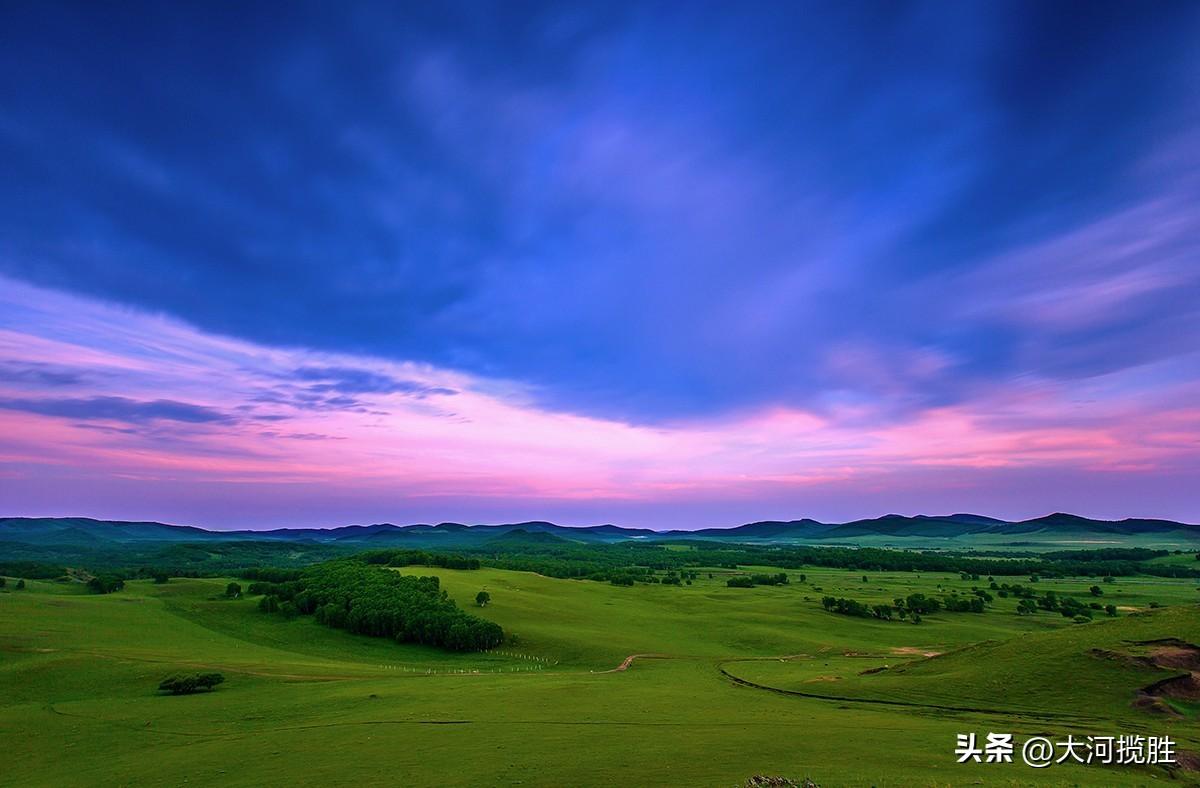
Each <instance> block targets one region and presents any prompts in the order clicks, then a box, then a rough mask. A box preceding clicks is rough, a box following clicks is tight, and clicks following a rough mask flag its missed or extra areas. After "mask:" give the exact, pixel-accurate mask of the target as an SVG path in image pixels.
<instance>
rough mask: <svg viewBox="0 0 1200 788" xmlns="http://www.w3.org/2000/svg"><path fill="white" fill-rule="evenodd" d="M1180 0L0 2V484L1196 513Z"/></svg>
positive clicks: (231, 496) (647, 507)
mask: <svg viewBox="0 0 1200 788" xmlns="http://www.w3.org/2000/svg"><path fill="white" fill-rule="evenodd" d="M1197 40H1200V4H1197V3H1195V2H1179V3H1175V2H1167V1H1166V0H1156V1H1155V2H1152V3H1129V2H1114V3H1110V2H1103V1H1101V0H1091V1H1089V2H1080V3H1075V2H1067V1H1066V0H1055V1H1054V2H1044V1H1042V0H1037V1H1035V2H1028V3H1026V2H1012V1H1009V0H1002V1H1001V2H954V3H950V2H934V3H905V2H845V1H842V0H839V1H838V2H818V1H817V0H804V2H799V3H789V4H779V3H764V4H756V3H738V4H732V5H731V4H728V3H723V4H708V3H656V2H639V3H631V4H626V3H622V2H615V1H613V0H607V1H606V2H603V3H562V2H558V3H546V4H539V3H524V2H498V3H485V2H466V3H456V2H444V3H411V4H405V3H382V4H372V3H365V2H364V3H353V4H348V5H347V4H336V3H303V2H298V3H292V4H287V5H286V6H280V5H279V4H274V3H271V4H268V3H253V2H249V3H230V4H174V3H165V4H164V3H153V4H139V3H134V2H130V3H120V4H96V3H79V4H59V3H52V2H21V1H18V2H10V3H5V4H4V5H3V7H2V8H0V516H17V515H80V516H93V517H101V518H114V519H157V520H162V521H168V522H177V523H187V524H195V525H201V526H205V527H212V528H270V527H282V526H335V525H344V524H349V523H367V522H396V523H409V522H439V521H459V522H514V521H520V520H527V519H550V520H554V521H557V522H561V523H564V524H581V525H584V524H598V523H607V522H613V523H617V524H621V525H630V526H643V527H651V528H700V527H708V526H718V525H735V524H738V523H742V522H748V521H754V520H760V519H798V518H801V517H813V518H816V519H820V520H825V521H844V520H851V519H856V518H862V517H873V516H879V515H882V514H885V513H890V512H898V513H904V514H916V513H926V514H946V513H950V512H955V511H971V512H976V513H981V514H987V515H991V516H996V517H1001V518H1008V519H1021V518H1028V517H1034V516H1039V515H1042V514H1046V513H1048V512H1052V511H1070V512H1074V513H1077V514H1082V515H1088V516H1094V517H1103V518H1111V519H1117V518H1122V517H1128V516H1151V517H1167V518H1173V519H1179V520H1184V521H1188V522H1200V48H1197V47H1196V46H1195V42H1196V41H1197Z"/></svg>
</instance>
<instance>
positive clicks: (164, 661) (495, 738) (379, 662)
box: [0, 566, 1200, 786]
mask: <svg viewBox="0 0 1200 788" xmlns="http://www.w3.org/2000/svg"><path fill="white" fill-rule="evenodd" d="M391 571H398V572H402V573H404V574H410V575H435V576H437V577H439V578H440V581H441V584H442V587H443V588H444V589H446V590H447V591H448V592H449V594H450V596H451V597H452V598H453V599H454V600H455V601H456V602H457V603H458V605H459V606H460V607H461V608H463V609H465V610H469V611H470V612H472V613H473V614H475V615H479V616H482V617H484V618H487V619H489V620H491V621H494V622H496V623H498V624H500V625H501V626H502V627H503V628H504V630H505V633H506V634H507V640H506V642H505V643H504V644H503V645H501V646H500V647H497V648H495V649H492V650H490V651H487V652H477V653H451V652H447V651H443V650H438V649H434V648H431V647H427V646H420V645H413V644H398V643H395V642H393V641H391V640H388V639H381V638H371V637H366V636H361V635H352V634H349V633H347V632H345V631H341V630H336V629H330V628H328V627H325V626H321V625H320V624H318V623H317V622H316V621H314V619H313V617H311V616H299V617H296V618H291V619H288V618H284V617H281V616H277V615H268V614H264V613H262V612H260V611H259V610H258V605H257V602H258V600H257V599H256V598H255V597H252V596H249V595H246V596H243V597H242V598H236V599H230V598H226V596H225V594H224V591H225V588H226V584H227V583H228V582H230V578H221V577H213V578H191V579H184V578H173V579H171V580H170V581H169V582H167V583H165V584H155V583H153V582H152V581H150V580H130V581H128V582H127V583H126V586H125V588H124V590H122V591H120V592H118V593H112V594H103V595H97V594H87V593H84V592H83V588H82V586H81V585H80V584H79V583H61V582H55V581H43V580H28V581H27V583H26V587H25V588H24V589H22V590H20V591H17V590H14V583H13V579H10V581H9V583H8V584H7V587H6V588H5V589H4V591H3V592H0V746H2V747H3V751H4V753H5V757H4V758H3V759H2V760H0V784H4V785H22V786H24V785H51V784H55V785H163V784H173V785H182V784H185V783H186V784H187V785H247V786H251V785H265V784H285V783H288V784H318V783H321V784H333V785H350V784H356V785H385V784H386V785H438V786H443V785H464V786H466V785H471V786H479V785H584V786H587V785H596V786H610V785H680V786H735V785H739V784H741V783H743V782H744V781H745V780H746V779H747V778H748V777H750V776H752V775H756V774H768V775H782V776H787V777H789V778H791V779H793V780H797V781H800V780H802V779H803V778H810V779H812V780H814V781H815V782H816V783H817V784H819V785H822V786H840V785H847V786H866V785H876V786H910V785H913V786H934V785H974V784H985V785H1156V784H1164V783H1165V782H1170V781H1175V782H1176V783H1180V784H1189V783H1192V782H1195V780H1194V777H1195V773H1194V772H1187V771H1184V770H1173V771H1168V770H1167V769H1165V768H1163V767H1134V766H1122V767H1102V766H1097V765H1079V764H1074V763H1064V764H1058V765H1053V766H1051V767H1049V768H1045V769H1032V768H1029V767H1027V766H1025V765H1024V764H1021V763H1013V764H986V763H984V764H975V763H967V764H958V763H956V758H955V756H954V753H953V750H954V747H955V737H956V734H959V733H968V732H978V733H979V734H980V735H981V736H982V735H983V734H984V733H986V732H988V731H1003V732H1011V733H1014V734H1017V735H1018V738H1021V737H1022V736H1025V735H1032V734H1035V733H1037V734H1041V735H1048V736H1052V737H1056V738H1061V737H1065V736H1066V735H1068V734H1072V735H1074V736H1076V737H1081V736H1087V735H1093V734H1095V735H1118V734H1142V735H1156V736H1161V735H1170V736H1172V737H1174V738H1175V739H1176V740H1177V741H1178V743H1179V744H1178V747H1179V749H1180V750H1183V751H1189V752H1197V751H1200V724H1197V723H1198V722H1200V718H1198V714H1197V712H1198V709H1197V706H1196V704H1195V703H1194V702H1192V701H1189V700H1187V699H1170V700H1169V701H1164V703H1165V704H1166V706H1167V708H1165V709H1164V708H1155V709H1144V708H1138V707H1135V704H1134V701H1135V700H1136V698H1137V691H1138V689H1139V688H1141V687H1144V686H1147V685H1149V684H1151V683H1153V682H1155V681H1158V680H1160V679H1163V678H1166V677H1170V676H1172V675H1178V674H1179V670H1177V669H1176V670H1172V669H1169V668H1161V667H1153V666H1152V665H1150V664H1149V663H1147V662H1146V661H1145V660H1139V659H1138V657H1139V656H1142V655H1144V654H1145V653H1146V651H1147V649H1148V648H1151V647H1150V646H1146V645H1138V644H1139V643H1142V644H1144V643H1145V642H1146V641H1153V640H1159V639H1164V638H1177V639H1182V640H1185V641H1188V642H1191V643H1196V642H1200V607H1197V602H1200V593H1197V585H1198V583H1197V581H1196V580H1195V579H1174V578H1159V577H1145V576H1132V577H1120V578H1116V579H1115V581H1114V582H1111V583H1107V584H1105V587H1104V589H1103V594H1104V596H1103V601H1104V602H1106V603H1112V604H1115V605H1116V606H1117V607H1118V610H1119V613H1118V615H1117V616H1116V617H1115V618H1110V617H1107V616H1098V617H1097V618H1096V620H1094V621H1093V622H1091V623H1086V624H1076V623H1073V622H1072V621H1071V619H1069V618H1064V617H1063V616H1060V615H1059V614H1057V613H1051V612H1046V611H1039V612H1038V613H1036V614H1033V615H1018V614H1017V612H1016V605H1017V600H1016V599H1013V598H996V599H995V600H994V601H993V602H992V603H991V604H989V606H988V610H987V612H986V613H983V614H972V613H947V612H944V611H943V612H939V613H935V614H930V615H928V616H925V617H924V619H923V621H922V622H921V623H920V624H918V625H914V624H911V623H908V622H902V621H880V620H874V619H862V618H853V617H849V616H842V615H837V614H834V613H830V612H827V611H826V610H825V609H823V607H822V605H821V599H822V597H823V596H825V595H836V596H843V597H853V598H855V599H860V600H862V601H864V602H887V601H890V600H892V599H894V598H895V597H900V596H905V595H908V594H912V593H925V594H929V595H943V594H946V593H949V592H950V591H951V590H958V591H959V592H960V593H970V589H971V588H972V587H979V588H986V587H987V586H988V583H987V579H986V578H982V579H980V580H978V581H975V580H964V579H963V578H962V577H961V576H960V575H958V574H950V573H924V572H922V573H914V572H862V571H858V570H854V571H848V570H845V569H827V568H804V569H801V570H789V571H788V575H789V578H790V581H791V582H789V584H787V585H782V586H756V587H754V588H746V589H743V588H729V587H727V586H726V580H727V579H728V578H729V577H731V576H732V575H734V574H743V573H747V572H754V571H760V569H759V568H755V567H739V568H738V569H737V570H731V569H728V568H724V569H723V568H718V567H702V568H700V570H699V571H698V573H697V577H696V579H695V580H694V581H693V582H692V584H691V585H681V586H673V585H672V586H667V585H660V584H644V583H638V584H636V585H634V586H617V585H612V584H608V583H600V582H594V581H586V580H567V579H558V578H551V577H545V576H542V575H539V574H534V573H531V572H523V571H511V570H506V569H496V568H483V569H478V570H452V569H442V568H435V567H420V566H408V567H403V568H398V569H394V570H391ZM761 571H764V572H766V571H770V572H775V571H778V570H777V569H776V568H773V567H763V568H761ZM801 573H803V574H804V575H805V576H806V578H805V580H804V582H800V580H799V577H800V574H801ZM864 579H865V580H864ZM997 580H1006V581H1007V580H1011V578H997ZM1021 580H1023V581H1027V578H1021ZM1094 583H1095V580H1094V579H1091V578H1055V579H1039V581H1038V582H1037V584H1036V585H1037V587H1038V588H1039V590H1055V591H1056V593H1059V594H1071V595H1075V596H1077V597H1079V598H1080V599H1086V598H1088V595H1089V588H1090V587H1091V586H1092V585H1093V584H1094ZM480 590H486V591H487V592H488V593H489V594H490V596H491V602H490V603H489V604H488V605H487V606H486V607H482V608H480V607H477V606H475V604H474V599H475V596H476V594H477V593H478V592H479V591H480ZM1152 603H1153V604H1154V605H1155V606H1156V607H1153V608H1152V607H1151V604H1152ZM632 655H638V656H636V657H635V658H634V659H632V660H630V659H629V657H631V656H632ZM885 666H886V668H885V669H883V670H877V669H879V668H884V667H885ZM181 670H205V671H219V672H221V673H223V674H224V675H225V677H226V681H225V683H224V684H222V685H221V686H220V687H218V688H217V689H216V690H215V691H213V692H209V693H203V694H197V695H190V696H183V697H171V696H163V695H160V694H159V693H158V692H157V691H156V687H157V685H158V682H159V681H160V679H162V678H163V677H164V676H165V675H167V674H170V673H172V672H176V671H181Z"/></svg>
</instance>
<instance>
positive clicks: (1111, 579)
mask: <svg viewBox="0 0 1200 788" xmlns="http://www.w3.org/2000/svg"><path fill="white" fill-rule="evenodd" d="M1104 582H1106V583H1115V582H1117V578H1115V577H1113V576H1112V575H1108V576H1107V577H1105V578H1104Z"/></svg>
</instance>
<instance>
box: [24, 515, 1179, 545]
mask: <svg viewBox="0 0 1200 788" xmlns="http://www.w3.org/2000/svg"><path fill="white" fill-rule="evenodd" d="M540 534H546V535H550V536H553V537H557V538H558V539H562V540H567V541H573V542H585V543H616V542H625V541H633V540H637V541H665V540H683V539H688V540H707V541H727V542H746V543H760V544H762V543H781V544H787V543H817V544H820V543H825V544H833V543H836V544H872V545H879V544H895V545H897V546H904V545H906V544H908V545H912V544H914V543H941V542H948V543H951V544H953V543H954V542H958V541H970V542H972V543H978V544H983V545H989V546H990V545H995V546H1001V545H1022V544H1038V543H1046V542H1055V543H1061V544H1075V543H1077V544H1079V545H1080V546H1089V545H1092V546H1104V545H1105V544H1114V543H1124V542H1128V541H1129V540H1130V539H1131V538H1136V539H1139V540H1144V539H1153V540H1154V541H1156V542H1159V543H1164V544H1169V543H1172V542H1180V543H1183V544H1184V545H1188V544H1195V543H1197V542H1200V526H1197V525H1190V524H1187V523H1179V522H1174V521H1171V520H1152V519H1125V520H1115V521H1114V520H1092V519H1088V518H1086V517H1079V516H1077V515H1073V514H1062V513H1056V514H1050V515H1046V516H1045V517H1038V518H1035V519H1032V520H1022V521H1017V522H1013V521H1007V520H997V519H995V518H993V517H984V516H982V515H977V514H951V515H945V516H927V515H916V516H914V517H906V516H902V515H898V514H889V515H885V516H883V517H877V518H874V519H870V520H854V521H852V522H847V523H822V522H818V521H816V520H810V519H803V520H787V521H779V520H768V521H763V522H756V523H747V524H745V525H739V526H737V527H733V528H704V529H700V530H697V531H681V530H673V531H652V530H649V529H646V528H622V527H620V526H616V525H595V526H589V527H571V526H563V525H556V524H555V523H549V522H543V521H531V522H523V523H507V524H503V525H465V524H463V523H439V524H437V525H427V524H418V525H392V524H391V523H378V524H375V525H347V526H342V527H339V528H280V529H276V530H272V531H209V530H205V529H203V528H196V527H193V526H183V525H168V524H165V523H157V522H125V521H119V520H93V519H90V518H85V517H8V518H0V542H19V543H23V544H33V545H77V546H94V547H106V546H109V547H111V546H116V545H121V544H134V543H147V542H180V543H182V542H212V541H222V542H228V541H292V542H309V543H321V544H330V543H333V544H345V545H347V546H351V545H353V546H361V547H363V548H370V547H404V546H410V547H421V548H428V547H437V546H441V547H461V546H470V545H480V544H484V543H486V542H488V541H490V540H494V539H497V538H503V537H508V538H509V539H512V538H521V539H526V540H529V541H535V542H536V541H539V539H540V541H543V542H548V543H550V542H557V539H546V538H540V537H538V536H537V535H540ZM531 537H532V539H531Z"/></svg>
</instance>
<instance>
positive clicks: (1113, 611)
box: [1104, 604, 1117, 618]
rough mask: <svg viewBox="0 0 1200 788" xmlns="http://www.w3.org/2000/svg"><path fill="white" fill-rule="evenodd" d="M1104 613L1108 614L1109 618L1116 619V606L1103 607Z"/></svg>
mask: <svg viewBox="0 0 1200 788" xmlns="http://www.w3.org/2000/svg"><path fill="white" fill-rule="evenodd" d="M1104 612H1105V613H1108V615H1109V617H1110V618H1116V617H1117V606H1116V605H1112V604H1109V605H1105V606H1104Z"/></svg>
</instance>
